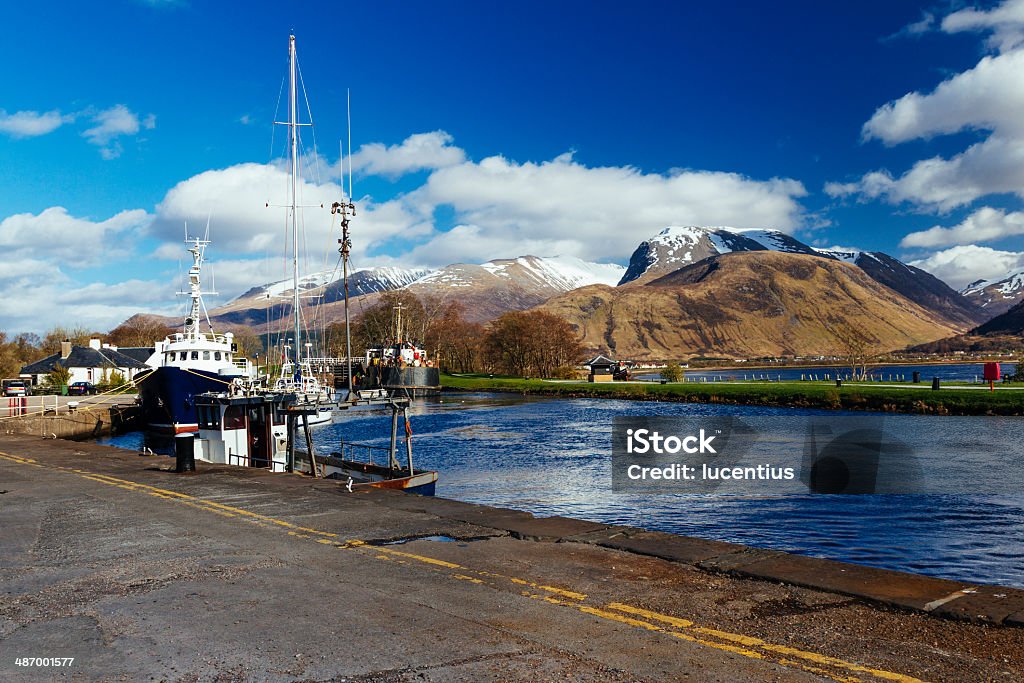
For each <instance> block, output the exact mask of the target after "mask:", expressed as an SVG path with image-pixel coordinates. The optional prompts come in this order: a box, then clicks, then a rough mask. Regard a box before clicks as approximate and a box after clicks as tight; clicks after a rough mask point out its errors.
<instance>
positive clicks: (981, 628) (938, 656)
mask: <svg viewBox="0 0 1024 683" xmlns="http://www.w3.org/2000/svg"><path fill="white" fill-rule="evenodd" d="M173 464H174V463H173V461H172V460H171V459H169V458H167V457H165V456H152V455H138V454H136V453H134V452H131V451H126V450H121V449H116V448H110V447H105V446H99V445H96V444H92V443H77V442H71V441H62V440H52V439H50V440H46V439H42V438H39V437H37V436H33V435H24V434H6V435H0V511H2V515H3V524H2V525H0V548H2V549H3V552H2V553H0V576H2V581H0V585H2V591H0V653H3V657H2V658H0V678H2V679H3V680H10V681H18V680H169V681H197V680H202V681H209V680H223V681H296V680H301V681H327V680H355V681H406V680H410V681H411V680H417V681H420V680H426V681H467V680H472V681H488V680H502V681H510V680H531V681H540V680H545V681H546V680H571V681H580V680H586V681H639V680H643V681H680V680H687V681H890V682H892V681H896V682H898V683H911V682H913V681H976V680H986V681H1020V680H1022V679H1024V591H1022V590H1018V589H1013V588H1005V587H996V586H986V585H980V584H969V583H963V582H958V581H949V580H945V579H938V578H930V577H925V576H918V575H913V574H906V573H900V572H893V571H885V570H880V569H874V568H869V567H861V566H857V565H851V564H844V563H841V562H834V561H829V560H821V559H815V558H809V557H804V556H799V555H792V554H787V553H783V552H778V551H772V550H764V549H757V548H752V547H747V546H741V545H734V544H730V543H723V542H718V541H710V540H702V539H697V538H690V537H683V536H676V535H672V534H666V533H658V532H652V531H645V530H642V529H635V528H628V527H618V526H612V525H606V524H598V523H594V522H589V521H585V520H577V519H570V518H564V517H546V518H542V517H534V516H533V515H530V514H528V513H524V512H520V511H516V510H509V509H499V508H493V507H487V506H482V505H474V504H470V503H463V502H458V501H453V500H446V499H443V498H429V497H420V496H414V495H409V494H403V493H399V492H394V491H388V490H364V491H354V492H349V491H348V490H346V487H345V486H344V484H343V483H339V482H334V481H328V480H323V479H313V478H311V477H307V476H302V475H298V474H274V473H271V472H268V471H266V470H262V469H257V468H241V467H227V466H214V465H208V464H205V463H201V464H200V466H199V469H198V470H197V471H196V472H194V473H188V474H175V473H174V472H173V471H172V470H173V469H174V468H173ZM48 658H49V659H53V658H60V659H61V665H60V666H56V665H52V662H51V665H49V666H43V665H39V664H29V665H26V664H25V663H24V662H25V661H26V659H27V660H29V661H30V662H31V661H33V660H36V661H38V660H39V659H42V660H43V661H44V662H45V661H47V659H48ZM68 659H70V660H71V661H70V663H68V662H67V660H68ZM17 662H21V664H20V665H19V664H18V663H17Z"/></svg>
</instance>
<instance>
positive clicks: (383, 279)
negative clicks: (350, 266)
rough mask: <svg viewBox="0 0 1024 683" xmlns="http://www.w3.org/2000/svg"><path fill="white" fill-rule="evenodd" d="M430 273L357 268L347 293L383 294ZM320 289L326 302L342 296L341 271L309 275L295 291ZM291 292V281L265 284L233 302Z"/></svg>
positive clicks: (274, 296) (383, 268)
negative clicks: (322, 290)
mask: <svg viewBox="0 0 1024 683" xmlns="http://www.w3.org/2000/svg"><path fill="white" fill-rule="evenodd" d="M430 272H431V271H430V270H429V269H426V268H396V267H394V266H381V267H378V268H360V269H358V270H354V271H352V272H351V273H349V282H348V287H349V293H350V294H351V295H352V296H361V295H363V294H372V293H374V292H386V291H389V290H392V289H401V288H402V287H405V286H406V285H409V284H412V283H413V282H415V281H416V280H418V279H420V278H421V277H423V276H424V275H427V274H428V273H430ZM321 287H324V288H325V289H324V298H325V300H327V301H334V300H335V299H336V298H338V297H340V296H342V295H343V292H342V289H343V284H342V277H341V269H340V268H338V269H337V270H325V271H322V272H319V273H310V274H308V275H304V276H303V277H301V278H299V289H300V290H302V291H304V292H308V291H310V290H315V289H319V288H321ZM291 292H292V281H291V279H290V278H289V279H286V280H279V281H277V282H271V283H269V284H266V285H260V286H258V287H253V288H252V289H250V290H249V291H247V292H245V293H244V294H242V295H241V296H240V297H238V299H236V300H235V301H239V300H241V299H253V298H265V299H266V298H269V299H275V298H281V297H284V296H286V295H290V294H291Z"/></svg>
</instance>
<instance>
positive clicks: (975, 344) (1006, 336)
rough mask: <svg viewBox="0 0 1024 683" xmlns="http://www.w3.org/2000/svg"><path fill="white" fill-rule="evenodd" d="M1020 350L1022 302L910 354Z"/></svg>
mask: <svg viewBox="0 0 1024 683" xmlns="http://www.w3.org/2000/svg"><path fill="white" fill-rule="evenodd" d="M1021 349H1024V301H1020V302H1018V303H1017V304H1016V305H1015V306H1014V307H1013V308H1011V309H1009V310H1008V311H1005V312H1003V313H1001V314H1000V315H997V316H996V317H995V318H992V319H991V320H989V321H987V322H985V323H984V324H982V325H979V326H978V327H976V328H974V329H973V330H970V331H968V332H966V333H965V334H957V335H953V336H950V337H944V338H942V339H938V340H936V341H932V342H927V343H925V344H919V345H917V346H914V347H912V348H911V349H910V350H911V351H918V352H922V353H951V352H955V351H965V352H986V351H999V352H1002V351H1020V350H1021Z"/></svg>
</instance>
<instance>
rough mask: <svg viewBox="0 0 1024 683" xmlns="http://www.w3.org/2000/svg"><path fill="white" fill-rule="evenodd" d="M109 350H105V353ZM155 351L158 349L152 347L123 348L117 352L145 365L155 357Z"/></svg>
mask: <svg viewBox="0 0 1024 683" xmlns="http://www.w3.org/2000/svg"><path fill="white" fill-rule="evenodd" d="M107 350H108V349H104V350H103V351H104V353H106V351H107ZM155 350H156V348H155V347H152V346H122V347H120V348H118V349H117V352H118V353H120V354H121V355H124V356H128V357H129V358H134V359H135V360H137V361H139V362H140V363H145V362H146V361H147V360H149V357H150V356H152V355H153V351H155Z"/></svg>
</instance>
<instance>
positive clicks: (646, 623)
mask: <svg viewBox="0 0 1024 683" xmlns="http://www.w3.org/2000/svg"><path fill="white" fill-rule="evenodd" d="M0 459H4V460H8V461H10V462H14V463H18V464H22V465H29V466H33V467H38V468H41V469H46V470H56V471H62V472H66V473H70V474H75V475H77V476H80V477H82V478H83V479H88V480H89V481H93V482H97V483H100V484H106V485H107V486H113V487H116V488H119V489H123V490H125V491H131V492H134V493H142V494H145V495H149V496H153V497H155V498H158V499H161V500H166V501H171V502H175V503H180V504H182V505H187V506H189V507H192V508H195V509H198V510H203V511H206V512H212V513H214V514H217V515H220V516H223V517H229V518H234V519H237V520H239V521H247V522H251V523H254V524H258V525H260V526H264V527H267V528H273V529H279V530H284V531H286V532H287V533H288V534H289V535H290V536H293V537H296V538H300V539H307V540H312V541H315V542H316V543H320V544H323V545H330V546H332V547H335V548H338V549H343V550H359V551H363V554H364V556H369V557H375V558H377V559H381V560H391V561H396V562H399V563H402V564H408V565H413V564H415V565H416V566H420V567H425V568H429V569H431V570H434V571H437V572H440V573H443V574H445V575H446V576H448V577H449V578H452V579H455V580H459V581H467V582H470V583H474V584H477V585H486V586H488V587H491V588H495V589H499V590H500V589H501V584H503V583H505V582H508V583H511V584H513V586H515V587H518V588H519V589H520V593H521V594H522V595H524V596H526V597H529V598H532V599H535V600H542V601H544V602H546V603H549V604H552V605H558V606H560V607H567V608H571V609H575V610H577V611H579V612H582V613H584V614H588V615H591V616H594V617H598V618H601V619H604V620H607V621H612V622H616V623H619V624H625V625H627V626H631V627H634V628H639V629H644V630H646V631H652V632H656V633H661V634H664V635H666V636H669V637H672V638H677V639H679V640H684V641H687V642H691V643H696V644H699V645H702V646H705V647H710V648H714V649H716V650H721V651H724V652H730V653H733V654H737V655H741V656H744V657H748V658H750V659H757V660H762V661H770V662H774V663H776V664H779V665H781V666H785V667H789V668H794V669H800V670H803V671H806V672H808V673H812V674H815V675H818V676H823V677H826V678H830V679H832V680H835V681H840V682H841V683H857V682H859V681H864V680H865V679H863V678H860V676H864V675H867V676H870V677H872V678H873V679H876V680H884V681H894V682H895V683H923V682H922V681H921V680H920V679H917V678H914V677H912V676H907V675H904V674H899V673H894V672H892V671H885V670H882V669H874V668H871V667H867V666H863V665H860V664H856V663H854V662H848V661H846V660H843V659H839V658H836V657H830V656H827V655H822V654H819V653H816V652H810V651H807V650H801V649H798V648H794V647H790V646H787V645H777V644H775V643H769V642H766V641H764V640H761V639H760V638H755V637H753V636H747V635H743V634H740V633H731V632H729V631H722V630H719V629H713V628H707V627H704V626H699V625H697V624H695V623H694V622H692V621H690V620H688V619H682V618H680V617H675V616H671V615H668V614H661V613H659V612H654V611H651V610H646V609H642V608H640V607H634V606H631V605H627V604H624V603H621V602H611V603H609V604H607V605H604V606H602V607H594V606H592V605H588V604H587V603H586V601H587V598H588V596H587V595H586V594H585V593H580V592H577V591H573V590H569V589H566V588H559V587H556V586H550V585H545V584H539V583H536V582H533V581H528V580H526V579H522V578H519V577H515V576H509V575H505V574H500V573H495V572H488V571H483V570H477V569H472V568H470V567H466V566H463V565H460V564H457V563H455V562H449V561H447V560H442V559H438V558H435V557H428V556H426V555H418V554H416V553H410V552H407V551H403V550H397V549H395V548H391V547H387V546H379V545H369V544H367V543H365V542H364V541H360V540H348V541H342V540H340V539H339V536H338V534H335V533H331V532H327V531H320V530H319V529H312V528H309V527H304V526H300V525H298V524H293V523H291V522H287V521H284V520H281V519H277V518H275V517H270V516H268V515H262V514H259V513H256V512H251V511H249V510H243V509H241V508H237V507H233V506H230V505H224V504H222V503H217V502H215V501H212V500H208V499H205V498H198V497H196V496H190V495H188V494H185V493H180V492H178V491H171V490H168V489H162V488H158V487H156V486H149V485H147V484H141V483H138V482H134V481H130V480H127V479H120V478H118V477H112V476H109V475H106V474H98V473H96V472H89V471H87V470H82V469H77V468H74V467H65V466H59V465H56V466H55V465H45V464H41V463H39V462H38V461H36V460H33V459H31V458H25V457H20V456H15V455H11V454H10V453H4V452H0ZM526 589H529V590H526Z"/></svg>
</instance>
